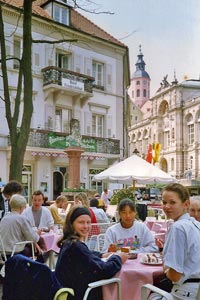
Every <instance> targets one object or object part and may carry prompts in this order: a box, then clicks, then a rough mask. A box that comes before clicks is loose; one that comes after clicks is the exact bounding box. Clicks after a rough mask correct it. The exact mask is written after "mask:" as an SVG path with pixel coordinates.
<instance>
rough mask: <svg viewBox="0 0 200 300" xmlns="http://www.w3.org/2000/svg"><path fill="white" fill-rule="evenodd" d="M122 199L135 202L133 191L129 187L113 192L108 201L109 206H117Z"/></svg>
mask: <svg viewBox="0 0 200 300" xmlns="http://www.w3.org/2000/svg"><path fill="white" fill-rule="evenodd" d="M124 198H129V199H130V200H132V201H134V202H135V189H134V188H132V187H130V188H127V189H121V190H119V191H117V192H115V193H114V194H113V196H112V197H111V199H110V204H118V203H119V202H120V201H121V200H122V199H124Z"/></svg>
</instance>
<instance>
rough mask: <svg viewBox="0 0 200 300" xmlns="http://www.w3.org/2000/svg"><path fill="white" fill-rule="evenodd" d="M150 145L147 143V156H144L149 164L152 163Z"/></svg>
mask: <svg viewBox="0 0 200 300" xmlns="http://www.w3.org/2000/svg"><path fill="white" fill-rule="evenodd" d="M152 158H153V156H152V145H151V144H149V148H148V153H147V156H146V161H148V162H149V163H150V164H151V163H152Z"/></svg>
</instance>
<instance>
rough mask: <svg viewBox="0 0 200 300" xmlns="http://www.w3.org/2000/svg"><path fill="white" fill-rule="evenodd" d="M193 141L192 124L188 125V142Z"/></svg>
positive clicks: (191, 142)
mask: <svg viewBox="0 0 200 300" xmlns="http://www.w3.org/2000/svg"><path fill="white" fill-rule="evenodd" d="M193 143H194V124H189V125H188V144H189V145H191V144H193Z"/></svg>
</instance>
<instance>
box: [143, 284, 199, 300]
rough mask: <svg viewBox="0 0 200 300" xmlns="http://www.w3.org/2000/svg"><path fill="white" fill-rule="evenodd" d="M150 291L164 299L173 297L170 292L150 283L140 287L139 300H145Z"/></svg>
mask: <svg viewBox="0 0 200 300" xmlns="http://www.w3.org/2000/svg"><path fill="white" fill-rule="evenodd" d="M150 291H152V292H156V293H158V294H159V295H161V296H163V297H165V298H164V299H166V300H173V299H174V298H173V296H172V295H171V294H169V293H168V292H165V291H163V290H161V289H159V288H157V287H155V286H154V285H152V284H145V285H143V286H142V288H141V300H147V299H148V296H149V292H150ZM197 299H198V298H197Z"/></svg>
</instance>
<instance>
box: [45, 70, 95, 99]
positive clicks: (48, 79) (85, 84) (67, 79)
mask: <svg viewBox="0 0 200 300" xmlns="http://www.w3.org/2000/svg"><path fill="white" fill-rule="evenodd" d="M42 74H43V85H44V86H47V85H49V84H57V85H60V86H63V87H66V88H70V89H74V90H76V91H79V92H88V93H92V92H93V82H94V80H95V79H94V78H93V77H91V76H87V75H84V74H80V73H77V72H74V71H70V70H66V69H62V68H58V67H55V66H49V67H46V68H44V69H42Z"/></svg>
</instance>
